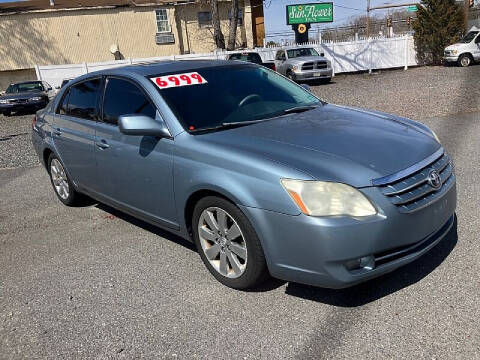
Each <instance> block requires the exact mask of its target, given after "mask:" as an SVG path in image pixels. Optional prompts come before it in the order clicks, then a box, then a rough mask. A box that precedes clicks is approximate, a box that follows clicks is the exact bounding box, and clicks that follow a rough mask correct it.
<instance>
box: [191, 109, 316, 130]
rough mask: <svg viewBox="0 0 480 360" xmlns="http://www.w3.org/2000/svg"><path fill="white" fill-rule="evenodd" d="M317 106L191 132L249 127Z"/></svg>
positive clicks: (288, 110) (283, 111)
mask: <svg viewBox="0 0 480 360" xmlns="http://www.w3.org/2000/svg"><path fill="white" fill-rule="evenodd" d="M316 107H317V105H308V106H297V107H292V108H289V109H285V110H282V111H280V112H278V113H275V114H273V115H268V116H267V117H262V118H260V119H254V120H249V121H235V122H224V123H222V124H220V125H215V126H211V127H205V128H200V129H194V130H190V132H191V133H199V132H204V131H205V132H206V131H215V130H223V129H233V128H236V127H241V126H247V125H251V124H257V123H260V122H264V121H269V120H272V119H275V118H278V117H280V116H282V115H287V114H293V113H301V112H304V111H308V110H312V109H315V108H316Z"/></svg>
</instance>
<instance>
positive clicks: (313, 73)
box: [294, 68, 333, 81]
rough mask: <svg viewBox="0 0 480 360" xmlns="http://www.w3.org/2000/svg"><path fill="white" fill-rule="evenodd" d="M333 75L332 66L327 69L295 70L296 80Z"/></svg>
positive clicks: (323, 77)
mask: <svg viewBox="0 0 480 360" xmlns="http://www.w3.org/2000/svg"><path fill="white" fill-rule="evenodd" d="M332 75H333V70H332V69H331V68H327V69H314V70H308V71H303V70H299V71H295V72H294V76H295V80H297V81H302V80H317V79H329V78H331V77H332Z"/></svg>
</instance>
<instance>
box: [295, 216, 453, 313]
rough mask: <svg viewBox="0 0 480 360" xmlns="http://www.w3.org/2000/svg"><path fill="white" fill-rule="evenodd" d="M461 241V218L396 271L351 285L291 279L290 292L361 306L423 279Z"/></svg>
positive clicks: (336, 303)
mask: <svg viewBox="0 0 480 360" xmlns="http://www.w3.org/2000/svg"><path fill="white" fill-rule="evenodd" d="M457 241H458V234H457V219H455V223H454V224H453V226H452V228H451V229H450V231H449V233H448V234H447V235H446V236H445V238H443V240H441V241H440V243H438V244H437V246H435V247H434V248H433V249H431V250H430V251H429V252H427V253H426V254H425V255H423V256H422V257H420V258H419V259H417V260H415V261H414V262H412V263H410V264H408V265H405V266H403V267H401V268H399V269H397V270H395V271H393V272H392V273H389V274H386V275H384V276H382V277H379V278H376V279H373V280H370V281H368V282H365V283H362V284H360V285H356V286H353V287H351V288H347V289H341V290H333V289H324V288H318V287H313V286H308V285H302V284H297V283H289V284H288V286H287V289H286V294H288V295H292V296H296V297H299V298H302V299H307V300H312V301H317V302H321V303H324V304H328V305H333V306H338V307H357V306H362V305H365V304H368V303H370V302H372V301H375V300H378V299H380V298H382V297H384V296H387V295H390V294H392V293H394V292H396V291H398V290H401V289H403V288H405V287H407V286H410V285H412V284H415V283H416V282H418V281H420V280H422V279H423V278H424V277H426V276H427V275H428V274H430V273H431V272H432V271H433V270H435V269H436V268H437V267H438V266H439V265H440V264H441V263H442V262H443V261H444V260H445V258H446V257H447V256H448V255H449V254H450V252H452V250H453V249H454V248H455V245H456V244H457Z"/></svg>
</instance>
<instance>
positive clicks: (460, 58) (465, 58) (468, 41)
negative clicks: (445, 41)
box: [443, 27, 480, 67]
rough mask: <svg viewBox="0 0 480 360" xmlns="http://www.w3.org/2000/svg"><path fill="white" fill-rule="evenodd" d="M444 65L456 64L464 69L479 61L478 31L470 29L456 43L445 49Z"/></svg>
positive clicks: (479, 36)
mask: <svg viewBox="0 0 480 360" xmlns="http://www.w3.org/2000/svg"><path fill="white" fill-rule="evenodd" d="M443 61H444V63H447V64H448V63H457V64H458V65H459V66H462V67H466V66H469V65H471V64H472V63H473V62H474V61H480V29H478V28H476V27H472V28H471V29H470V31H469V32H468V33H467V34H466V35H465V36H464V37H463V38H462V39H461V40H459V41H458V42H457V43H455V44H453V45H450V46H448V47H446V48H445V53H444V56H443Z"/></svg>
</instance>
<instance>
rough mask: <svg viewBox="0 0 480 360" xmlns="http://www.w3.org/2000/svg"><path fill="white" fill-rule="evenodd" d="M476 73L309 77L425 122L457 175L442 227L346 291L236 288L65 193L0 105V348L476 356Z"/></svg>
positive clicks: (5, 354)
mask: <svg viewBox="0 0 480 360" xmlns="http://www.w3.org/2000/svg"><path fill="white" fill-rule="evenodd" d="M479 83H480V65H477V66H473V67H470V68H466V69H461V68H456V67H445V68H443V67H427V68H415V69H410V70H408V71H407V72H405V71H403V70H395V71H384V72H381V73H375V74H373V75H368V74H360V75H340V76H338V77H336V78H335V79H334V81H333V82H332V84H328V85H320V86H314V87H313V91H314V92H315V93H316V94H318V95H319V96H320V97H321V98H323V99H325V100H327V101H331V102H334V103H339V104H344V105H352V106H359V107H366V108H370V109H376V110H381V111H386V112H391V113H395V114H398V115H403V116H408V117H412V118H414V119H416V120H420V121H422V122H424V123H425V124H427V125H428V126H430V127H431V128H432V129H433V130H434V131H435V132H436V133H437V134H438V136H439V138H440V139H441V141H442V143H443V145H444V147H445V148H446V149H447V151H448V152H449V153H450V154H451V155H452V157H453V159H454V162H455V167H456V173H457V181H458V184H457V191H458V211H457V217H458V225H457V226H456V227H455V228H454V229H453V230H452V231H451V232H450V233H449V235H448V236H447V237H446V238H445V239H444V240H443V241H442V242H441V243H440V244H439V245H438V246H436V247H435V248H434V249H433V250H431V251H430V252H429V253H428V254H427V255H425V256H424V257H423V258H421V259H419V260H417V261H416V262H414V263H411V264H409V265H407V266H405V267H403V268H401V269H399V270H397V271H395V272H393V273H391V274H389V275H386V276H384V277H381V278H379V279H376V280H373V281H370V282H368V283H365V284H362V285H359V286H356V287H353V288H350V289H345V290H328V289H321V288H315V287H310V286H305V285H299V284H295V283H284V282H281V281H276V280H272V281H270V282H269V283H267V284H266V285H265V286H264V287H263V288H262V289H258V291H252V292H240V291H235V290H232V289H229V288H227V287H225V286H222V285H221V284H220V283H218V282H217V281H216V280H215V279H214V278H213V277H212V276H211V275H210V274H209V273H208V271H207V269H206V268H205V267H204V265H203V263H202V262H201V260H200V258H199V256H198V255H197V253H196V252H195V249H194V247H193V246H192V245H191V244H190V243H187V242H185V241H184V240H182V239H180V238H177V237H174V236H172V235H169V234H168V233H166V232H164V231H162V230H159V229H157V228H154V227H152V226H150V225H147V224H145V223H142V222H140V221H138V220H136V219H134V218H132V217H130V216H128V215H125V214H122V213H120V212H118V211H116V210H114V209H111V208H109V207H107V206H105V205H102V204H95V205H89V206H85V207H81V208H67V207H65V206H63V205H62V204H61V203H60V202H59V201H58V200H57V199H56V197H55V194H54V192H53V190H52V189H51V185H50V182H49V179H48V176H47V173H46V172H45V170H44V169H43V168H42V167H41V166H40V165H39V163H38V160H37V159H36V155H35V154H34V151H33V149H32V147H31V145H30V142H29V137H30V135H29V132H30V123H31V118H32V115H25V116H13V117H3V116H1V115H0V168H1V169H0V204H1V205H0V354H1V355H0V357H1V358H72V357H74V356H75V357H81V358H87V357H96V358H143V357H145V358H172V359H173V358H221V359H227V358H240V359H243V358H260V357H262V358H268V359H281V358H298V359H307V358H311V359H322V358H328V359H333V358H335V359H337V358H338V359H341V358H352V357H356V358H400V357H401V358H445V359H450V358H459V359H474V358H479V357H480V355H479V354H480V326H479V320H478V319H480V280H479V276H478V274H479V272H480V261H479V259H480V243H479V238H480V217H479V212H478V204H479V203H480V182H478V180H477V179H479V178H480V146H479V135H480V87H479V86H478V84H479ZM386 240H387V241H388V239H386ZM292 241H294V240H292Z"/></svg>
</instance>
